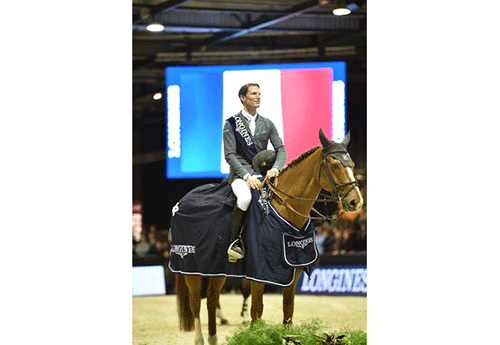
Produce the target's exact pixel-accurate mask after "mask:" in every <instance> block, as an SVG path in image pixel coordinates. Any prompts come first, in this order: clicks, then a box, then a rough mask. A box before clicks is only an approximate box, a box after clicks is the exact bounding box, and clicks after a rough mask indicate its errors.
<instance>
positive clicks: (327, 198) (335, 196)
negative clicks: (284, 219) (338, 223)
mask: <svg viewBox="0 0 500 345" xmlns="http://www.w3.org/2000/svg"><path fill="white" fill-rule="evenodd" d="M346 153H347V151H345V150H332V151H327V152H324V153H323V154H322V158H321V163H320V167H319V170H318V183H319V185H320V187H321V189H324V188H323V187H322V186H321V170H322V169H323V168H324V170H325V172H326V176H327V177H328V180H329V182H330V184H331V186H332V187H333V193H332V195H328V194H324V193H322V192H320V194H319V195H321V196H322V198H316V199H310V198H303V197H299V196H295V195H291V194H288V193H286V192H284V191H283V190H281V189H279V188H278V187H277V186H276V185H274V184H273V183H272V182H271V181H270V180H269V179H268V178H267V177H266V178H265V179H264V181H263V184H264V183H265V184H267V185H268V186H269V190H270V191H271V193H269V195H268V196H266V195H265V193H264V191H263V189H262V187H261V188H260V190H261V195H262V196H263V197H264V198H265V199H268V200H270V199H272V197H273V194H274V195H275V196H276V197H277V198H278V200H279V201H280V202H281V203H282V204H283V205H285V206H286V207H287V208H288V209H290V210H291V211H292V212H294V213H295V214H298V215H299V216H302V217H304V218H308V219H313V220H323V221H324V220H329V221H335V220H337V219H339V218H340V217H341V216H342V215H343V214H344V213H345V211H344V210H343V209H342V200H343V199H344V198H345V197H346V196H347V195H349V193H350V192H351V191H352V190H353V189H354V188H356V187H357V186H358V181H356V180H354V181H350V182H346V183H342V184H336V183H335V181H334V179H333V176H332V174H331V172H330V169H328V163H327V161H326V158H327V157H333V158H335V155H337V154H346ZM335 159H337V158H335ZM337 160H339V159H337ZM340 161H341V160H340ZM341 162H342V161H341ZM342 163H343V162H342ZM343 165H344V164H343ZM344 166H345V165H344ZM349 185H352V186H351V188H349V190H348V191H347V192H346V193H344V194H343V195H342V194H341V193H340V190H339V189H340V188H342V187H345V186H349ZM280 194H282V195H286V196H287V197H289V198H292V199H295V200H302V201H314V202H324V203H333V202H334V203H336V204H337V210H341V212H340V213H339V212H338V211H337V213H334V214H332V215H330V216H325V215H324V214H322V213H321V212H319V211H318V210H316V209H315V208H314V207H313V208H312V211H314V212H315V213H316V214H318V215H319V217H314V216H311V215H310V214H309V215H305V214H302V213H300V212H298V211H297V210H295V209H294V208H293V207H292V205H290V204H289V203H288V202H287V201H286V200H285V199H284V198H283V197H282V196H280ZM263 205H265V203H263ZM264 207H265V206H264Z"/></svg>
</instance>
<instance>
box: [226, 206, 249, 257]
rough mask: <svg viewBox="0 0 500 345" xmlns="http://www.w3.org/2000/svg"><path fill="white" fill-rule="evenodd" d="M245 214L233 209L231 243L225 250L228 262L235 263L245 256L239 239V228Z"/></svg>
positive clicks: (236, 208)
mask: <svg viewBox="0 0 500 345" xmlns="http://www.w3.org/2000/svg"><path fill="white" fill-rule="evenodd" d="M245 214H246V212H245V211H243V210H241V209H240V208H238V206H235V207H234V210H233V218H232V219H231V241H230V243H231V244H230V245H229V248H228V249H227V255H228V260H229V262H236V261H237V260H239V259H242V258H243V257H244V256H245V253H244V250H243V241H242V239H241V237H240V232H241V227H242V226H243V220H244V219H245Z"/></svg>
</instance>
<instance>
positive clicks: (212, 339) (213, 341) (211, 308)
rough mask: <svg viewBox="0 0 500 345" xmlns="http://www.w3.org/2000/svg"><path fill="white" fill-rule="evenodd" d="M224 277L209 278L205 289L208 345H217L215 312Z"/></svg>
mask: <svg viewBox="0 0 500 345" xmlns="http://www.w3.org/2000/svg"><path fill="white" fill-rule="evenodd" d="M225 281H226V277H211V278H210V281H209V283H208V288H207V310H208V344H209V345H217V318H216V311H217V306H218V305H219V296H220V292H221V290H222V286H223V285H224V283H225Z"/></svg>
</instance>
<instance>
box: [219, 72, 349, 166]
mask: <svg viewBox="0 0 500 345" xmlns="http://www.w3.org/2000/svg"><path fill="white" fill-rule="evenodd" d="M333 80H334V78H333V69H332V68H308V69H302V68H301V69H265V70H245V71H238V70H235V71H224V73H223V118H222V124H221V128H222V126H223V125H224V121H225V120H226V119H227V118H229V117H230V116H233V115H234V114H236V113H237V112H239V111H240V110H241V109H242V107H243V106H242V104H241V102H240V100H239V99H238V90H239V89H240V87H241V86H242V85H243V84H245V83H257V84H259V86H260V92H261V102H260V107H259V108H258V109H257V112H258V113H259V114H261V115H262V116H264V117H267V118H269V119H271V120H272V121H273V123H274V125H275V126H276V129H277V130H278V132H279V133H280V135H281V138H282V139H283V141H284V144H285V147H286V150H287V154H288V158H287V164H288V163H289V162H290V161H292V160H293V159H295V158H297V157H298V156H299V155H300V154H301V153H303V152H305V151H307V150H309V149H310V148H312V147H315V146H319V145H320V142H319V139H318V131H319V128H322V129H323V132H324V133H325V134H326V135H327V136H328V133H330V137H331V138H333V139H334V140H337V141H340V140H341V139H342V138H343V137H344V134H345V106H344V101H345V85H344V83H343V82H342V81H333ZM332 81H333V82H332ZM332 124H333V125H332ZM269 149H273V148H272V145H271V144H269ZM221 173H223V174H227V173H229V165H228V164H227V162H226V160H225V159H224V152H222V157H221Z"/></svg>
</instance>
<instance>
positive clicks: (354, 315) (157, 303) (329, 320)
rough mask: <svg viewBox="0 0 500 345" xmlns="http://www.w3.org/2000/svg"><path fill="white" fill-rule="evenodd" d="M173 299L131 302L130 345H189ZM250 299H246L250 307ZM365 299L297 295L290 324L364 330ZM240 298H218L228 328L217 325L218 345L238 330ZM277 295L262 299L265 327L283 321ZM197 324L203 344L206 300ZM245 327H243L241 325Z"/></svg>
mask: <svg viewBox="0 0 500 345" xmlns="http://www.w3.org/2000/svg"><path fill="white" fill-rule="evenodd" d="M175 298H176V297H175V295H166V296H142V297H133V298H132V307H133V309H132V320H133V321H132V332H133V335H132V339H133V345H160V344H161V345H178V344H182V345H184V344H187V345H190V344H193V343H194V332H182V331H180V330H179V320H178V318H177V304H176V299H175ZM250 301H251V298H249V299H248V302H249V303H250ZM366 302H367V301H366V297H357V296H356V297H354V296H352V297H351V296H311V295H297V296H296V298H295V312H294V318H293V322H294V324H296V325H300V324H301V323H303V322H307V321H311V320H312V319H314V318H318V319H320V320H321V321H322V323H323V325H325V329H324V330H325V331H328V332H334V331H339V330H342V329H345V328H351V329H361V330H363V331H365V332H366V330H367V316H366V304H367V303H366ZM242 303H243V297H242V296H241V295H240V294H237V293H226V294H222V295H221V296H220V304H221V308H222V313H223V315H224V317H225V318H226V319H227V320H228V321H229V324H228V325H221V324H220V322H219V321H218V324H217V335H218V339H219V345H224V344H226V337H228V336H230V335H232V334H234V333H235V332H237V331H238V329H239V327H242V325H243V323H244V321H245V320H244V319H243V318H242V317H241V316H240V311H241V306H242ZM281 304H282V297H281V294H274V293H273V294H265V295H264V314H263V315H262V319H263V320H264V321H265V322H266V323H269V324H273V323H274V324H279V323H281V322H282V319H283V312H282V306H281ZM200 318H201V323H202V331H203V337H204V338H205V343H207V340H206V339H207V337H208V325H207V309H206V300H205V299H203V300H202V308H201V316H200ZM245 324H247V323H245Z"/></svg>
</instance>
